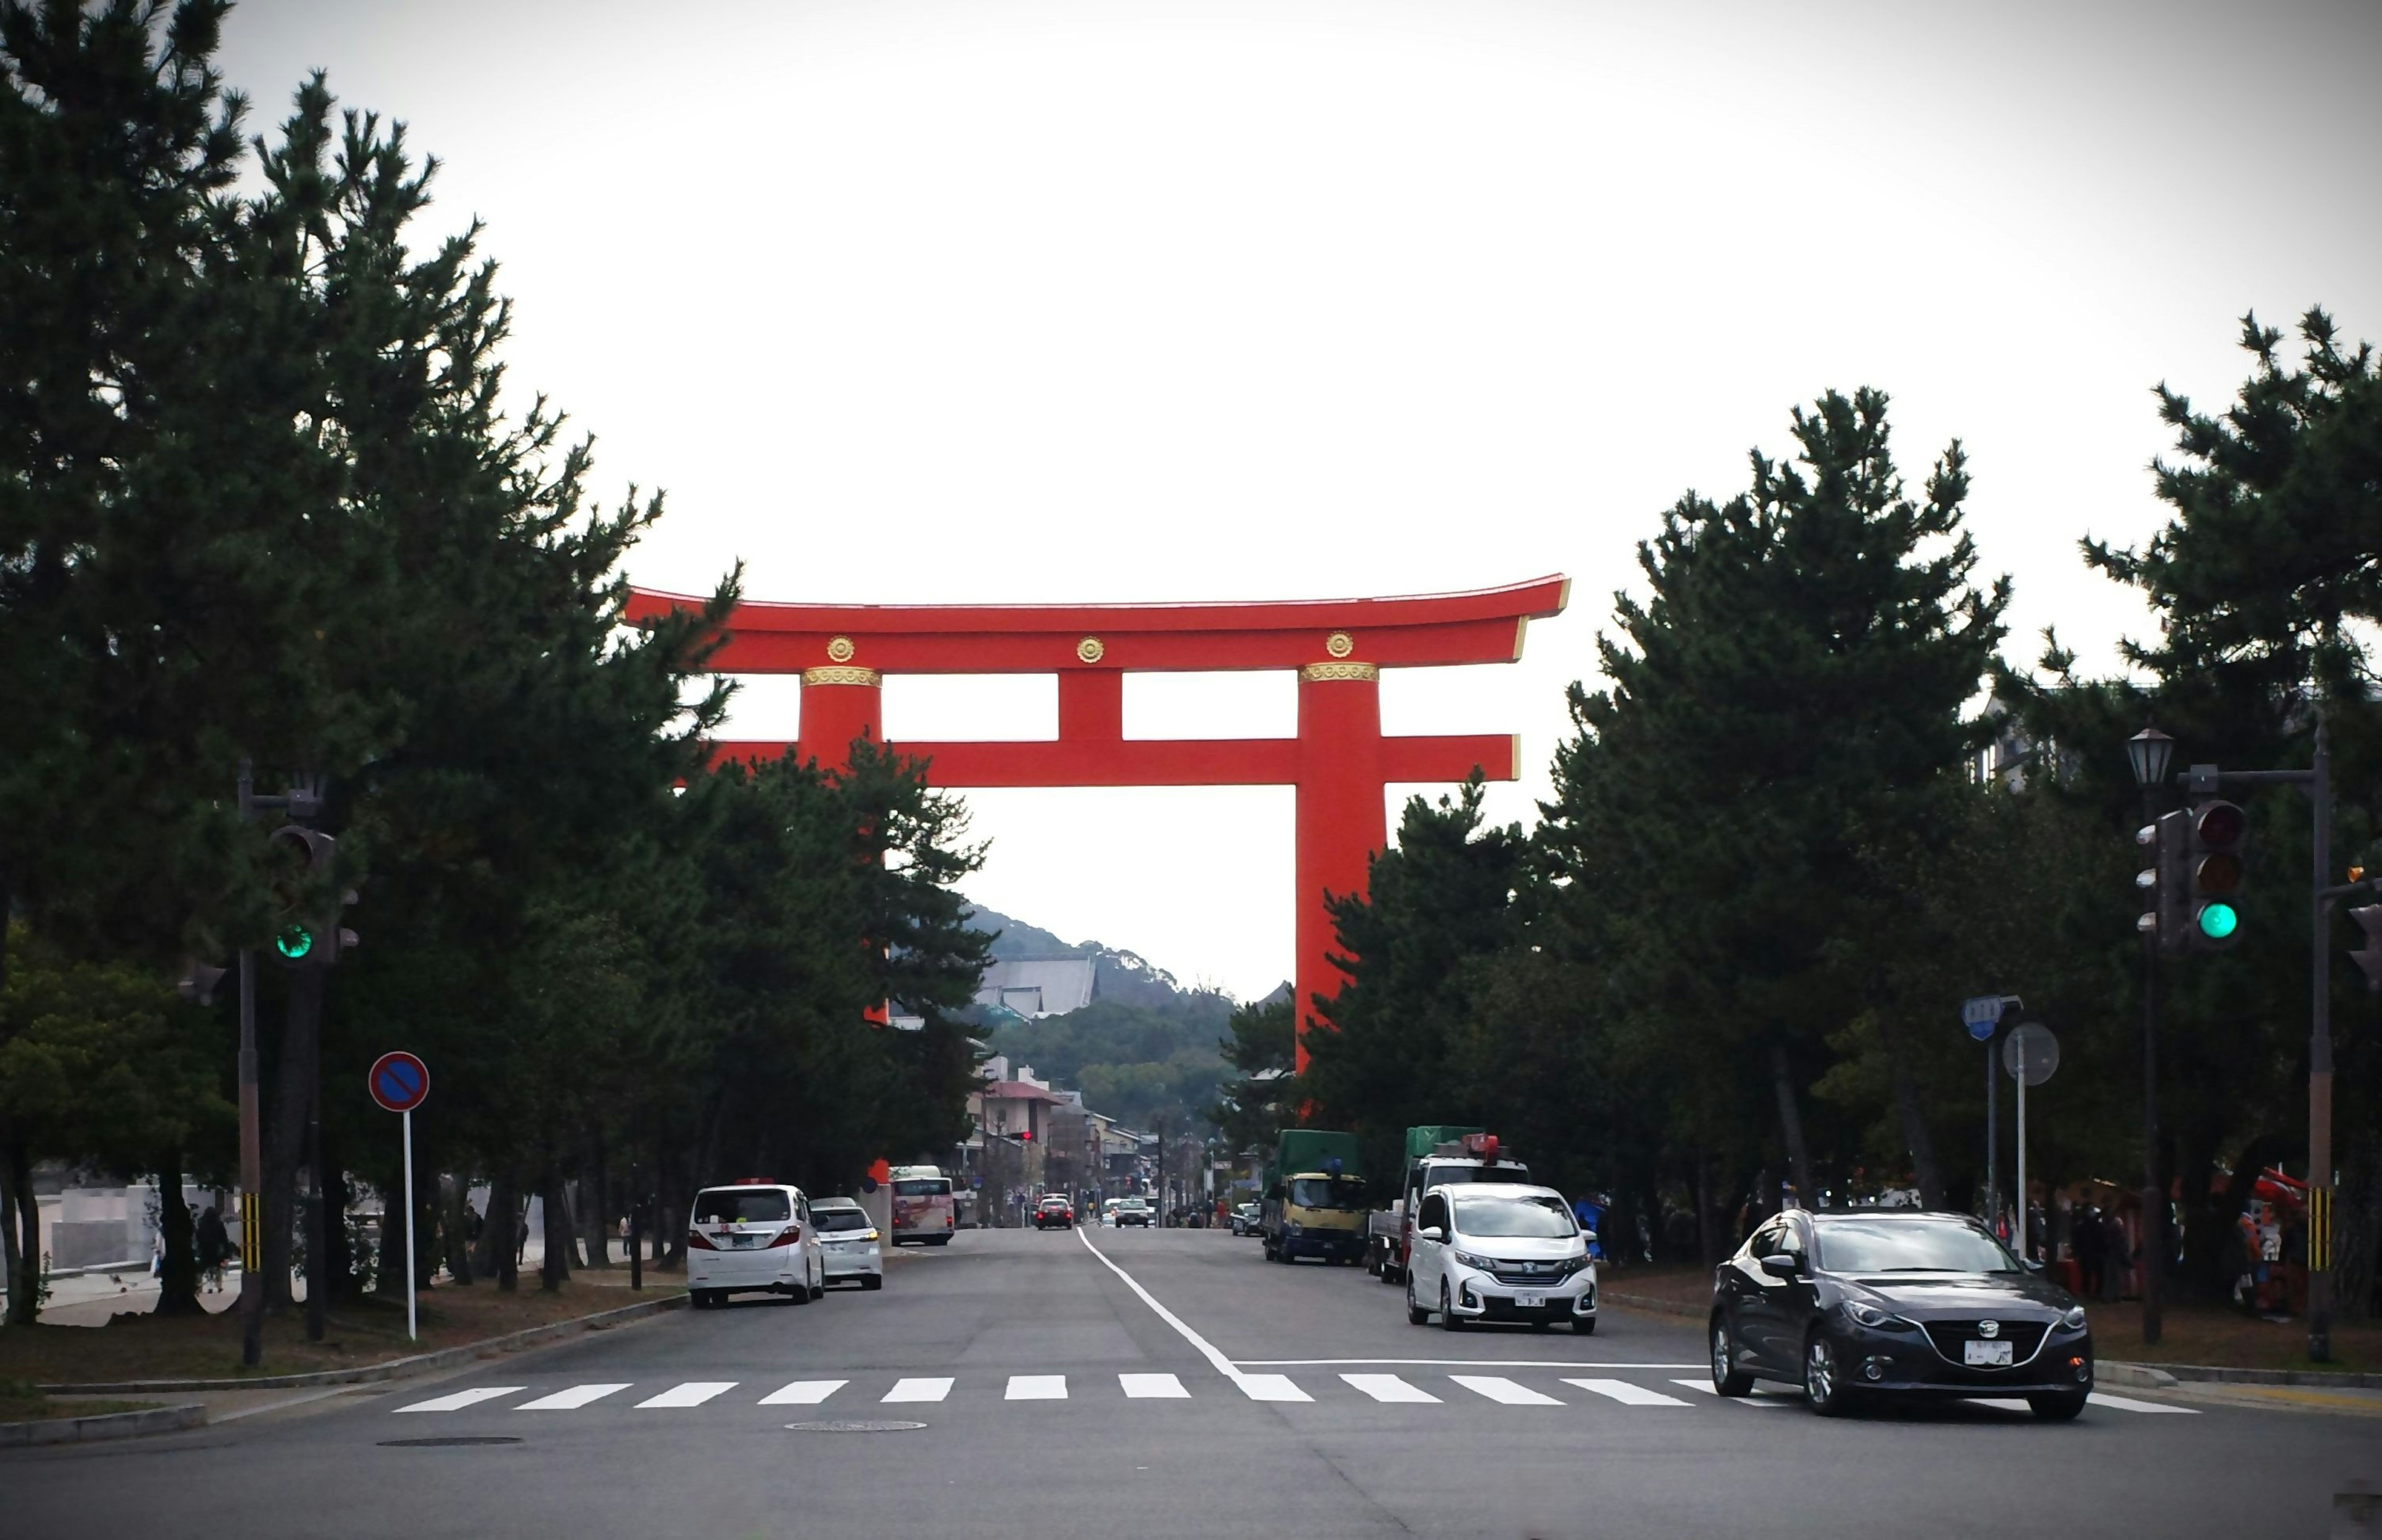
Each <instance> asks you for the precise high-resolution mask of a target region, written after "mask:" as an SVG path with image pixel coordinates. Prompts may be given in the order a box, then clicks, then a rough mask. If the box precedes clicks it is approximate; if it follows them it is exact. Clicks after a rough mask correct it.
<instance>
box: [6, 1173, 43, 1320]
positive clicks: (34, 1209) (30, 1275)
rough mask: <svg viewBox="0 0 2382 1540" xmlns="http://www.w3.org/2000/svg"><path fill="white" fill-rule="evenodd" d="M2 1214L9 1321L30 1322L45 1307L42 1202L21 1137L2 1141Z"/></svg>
mask: <svg viewBox="0 0 2382 1540" xmlns="http://www.w3.org/2000/svg"><path fill="white" fill-rule="evenodd" d="M0 1216H5V1218H6V1229H7V1263H8V1324H9V1325H10V1326H31V1325H32V1324H33V1322H34V1319H35V1318H36V1317H37V1316H39V1315H40V1314H41V1310H42V1205H41V1202H40V1200H39V1199H37V1198H35V1197H34V1196H33V1157H32V1152H31V1151H30V1150H28V1149H27V1148H26V1147H25V1143H24V1141H23V1140H21V1139H12V1140H9V1141H8V1142H6V1143H5V1144H0Z"/></svg>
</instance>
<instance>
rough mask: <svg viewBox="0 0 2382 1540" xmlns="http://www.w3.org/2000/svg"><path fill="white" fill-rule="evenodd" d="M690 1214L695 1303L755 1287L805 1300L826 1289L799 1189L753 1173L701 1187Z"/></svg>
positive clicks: (689, 1270) (806, 1202) (813, 1228)
mask: <svg viewBox="0 0 2382 1540" xmlns="http://www.w3.org/2000/svg"><path fill="white" fill-rule="evenodd" d="M688 1213H689V1215H690V1216H691V1217H690V1218H689V1219H688V1220H687V1226H686V1288H687V1292H688V1293H689V1294H692V1295H693V1296H694V1302H695V1304H696V1305H697V1306H698V1307H706V1306H716V1305H721V1304H725V1303H727V1302H728V1296H729V1295H731V1294H734V1293H753V1292H767V1293H772V1294H791V1295H792V1296H793V1301H794V1302H795V1303H796V1304H807V1303H809V1302H811V1301H813V1300H816V1299H817V1298H818V1297H819V1296H820V1295H821V1294H824V1293H826V1292H827V1262H826V1258H825V1257H824V1256H823V1254H822V1253H821V1248H820V1246H819V1241H818V1228H817V1223H816V1222H815V1221H814V1220H813V1219H812V1217H811V1209H810V1199H809V1198H808V1197H807V1196H806V1195H805V1194H804V1192H803V1190H802V1189H801V1188H799V1187H787V1186H783V1185H781V1184H780V1183H777V1182H770V1181H763V1180H761V1179H758V1178H752V1179H747V1180H744V1181H740V1182H734V1183H731V1185H729V1186H726V1187H706V1188H705V1189H704V1190H703V1191H702V1192H697V1193H696V1194H695V1195H694V1206H693V1207H692V1208H691V1209H689V1210H688Z"/></svg>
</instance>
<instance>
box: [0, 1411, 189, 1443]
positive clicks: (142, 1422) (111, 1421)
mask: <svg viewBox="0 0 2382 1540" xmlns="http://www.w3.org/2000/svg"><path fill="white" fill-rule="evenodd" d="M206 1420H207V1409H206V1408H205V1407H203V1406H196V1405H193V1406H153V1407H150V1408H149V1409H148V1410H146V1411H144V1412H102V1413H101V1414H100V1415H98V1416H96V1417H54V1418H52V1419H50V1420H49V1421H48V1422H45V1423H0V1449H13V1448H26V1447H27V1446H29V1445H34V1444H91V1443H96V1442H97V1441H99V1440H100V1439H103V1438H139V1437H141V1436H143V1435H145V1434H152V1433H178V1432H180V1431H181V1430H182V1429H184V1428H194V1427H203V1426H204V1425H205V1424H206Z"/></svg>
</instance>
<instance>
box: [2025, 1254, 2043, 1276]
mask: <svg viewBox="0 0 2382 1540" xmlns="http://www.w3.org/2000/svg"><path fill="white" fill-rule="evenodd" d="M2019 1260H2020V1262H2021V1263H2023V1264H2024V1265H2025V1266H2026V1270H2027V1271H2028V1272H2030V1273H2040V1272H2042V1271H2043V1259H2042V1258H2041V1257H2039V1256H2029V1257H2021V1258H2020V1259H2019Z"/></svg>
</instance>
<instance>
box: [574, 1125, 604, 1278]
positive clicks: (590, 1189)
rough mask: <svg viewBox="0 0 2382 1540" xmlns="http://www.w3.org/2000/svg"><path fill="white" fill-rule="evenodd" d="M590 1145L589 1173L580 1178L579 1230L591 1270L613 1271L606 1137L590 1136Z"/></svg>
mask: <svg viewBox="0 0 2382 1540" xmlns="http://www.w3.org/2000/svg"><path fill="white" fill-rule="evenodd" d="M587 1144H588V1151H587V1170H586V1174H585V1175H584V1176H583V1177H581V1178H580V1179H579V1199H580V1206H581V1212H580V1220H581V1223H580V1227H579V1228H580V1233H581V1236H582V1238H583V1240H584V1241H586V1242H587V1265H588V1266H589V1267H590V1268H599V1267H600V1268H609V1267H610V1266H611V1265H612V1209H611V1205H610V1204H608V1203H606V1202H605V1201H604V1200H605V1197H606V1190H605V1182H604V1136H603V1134H602V1133H600V1132H593V1133H590V1134H589V1135H588V1136H587Z"/></svg>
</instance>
